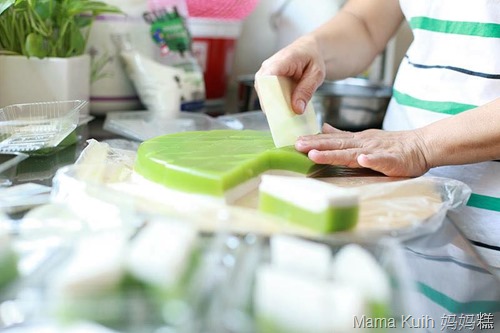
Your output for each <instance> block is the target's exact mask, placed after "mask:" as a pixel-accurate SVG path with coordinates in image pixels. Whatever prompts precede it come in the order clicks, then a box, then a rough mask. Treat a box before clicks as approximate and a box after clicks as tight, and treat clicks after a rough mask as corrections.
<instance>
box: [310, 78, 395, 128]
mask: <svg viewBox="0 0 500 333" xmlns="http://www.w3.org/2000/svg"><path fill="white" fill-rule="evenodd" d="M391 96H392V88H391V87H389V86H386V85H381V84H377V83H373V82H370V81H368V80H367V79H362V78H349V79H345V80H342V81H325V82H324V83H323V84H322V85H321V86H320V87H319V88H318V90H317V91H316V93H315V94H314V96H313V104H314V108H315V110H316V112H318V113H320V114H321V116H322V119H323V122H326V123H328V124H330V125H332V126H334V127H336V128H339V129H342V130H349V131H360V130H364V129H368V128H381V127H382V122H383V120H384V116H385V112H386V110H387V106H388V105H389V101H390V99H391Z"/></svg>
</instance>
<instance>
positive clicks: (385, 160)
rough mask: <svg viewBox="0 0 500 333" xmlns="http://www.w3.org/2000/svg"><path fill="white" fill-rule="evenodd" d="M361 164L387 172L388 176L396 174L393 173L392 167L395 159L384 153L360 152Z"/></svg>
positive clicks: (359, 161) (358, 160)
mask: <svg viewBox="0 0 500 333" xmlns="http://www.w3.org/2000/svg"><path fill="white" fill-rule="evenodd" d="M357 162H358V164H359V166H361V167H363V168H368V169H372V170H375V171H378V172H381V173H383V174H385V175H386V176H395V175H393V174H391V172H390V169H391V166H392V164H393V163H394V161H391V158H389V157H388V156H383V155H372V154H360V155H359V156H358V157H357Z"/></svg>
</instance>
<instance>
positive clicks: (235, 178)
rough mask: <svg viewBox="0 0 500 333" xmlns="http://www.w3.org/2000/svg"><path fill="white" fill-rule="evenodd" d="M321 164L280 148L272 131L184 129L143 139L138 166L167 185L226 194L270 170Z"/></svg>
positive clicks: (314, 168)
mask: <svg viewBox="0 0 500 333" xmlns="http://www.w3.org/2000/svg"><path fill="white" fill-rule="evenodd" d="M320 168H321V167H320V166H318V165H316V164H314V163H313V162H312V161H311V160H309V159H308V158H307V156H306V155H304V154H302V153H300V152H297V151H296V150H295V149H294V147H292V146H289V147H283V148H276V147H275V146H274V143H273V139H272V137H271V134H270V133H269V132H264V131H253V130H244V131H238V130H214V131H197V132H181V133H175V134H169V135H164V136H160V137H157V138H153V139H150V140H147V141H145V142H143V143H142V144H141V145H140V147H139V149H138V151H137V160H136V163H135V171H136V172H137V173H138V174H140V175H141V176H143V177H144V178H146V179H148V180H151V181H153V182H156V183H158V184H162V185H164V186H166V187H168V188H171V189H175V190H180V191H184V192H189V193H198V194H206V195H211V196H218V197H223V196H224V195H225V194H226V192H227V191H228V190H231V189H233V188H235V187H237V186H238V185H241V184H243V183H245V182H246V181H248V180H251V179H254V178H256V177H258V176H259V175H260V174H262V173H263V172H265V171H268V170H286V171H293V172H297V173H301V174H304V175H310V174H312V173H314V172H315V171H317V170H318V169H320Z"/></svg>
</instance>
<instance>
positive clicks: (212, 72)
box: [187, 17, 242, 100]
mask: <svg viewBox="0 0 500 333" xmlns="http://www.w3.org/2000/svg"><path fill="white" fill-rule="evenodd" d="M187 24H188V29H189V31H190V33H191V36H192V38H193V46H192V48H193V53H194V55H195V57H196V58H197V59H198V62H199V64H200V66H201V68H202V70H203V74H204V79H205V89H206V98H207V100H217V99H222V98H224V95H225V94H226V87H227V82H228V78H229V76H230V74H231V69H232V66H233V60H234V53H235V47H236V41H237V39H238V37H239V35H240V32H241V26H242V22H241V21H240V20H225V19H212V18H198V17H193V18H189V20H188V22H187Z"/></svg>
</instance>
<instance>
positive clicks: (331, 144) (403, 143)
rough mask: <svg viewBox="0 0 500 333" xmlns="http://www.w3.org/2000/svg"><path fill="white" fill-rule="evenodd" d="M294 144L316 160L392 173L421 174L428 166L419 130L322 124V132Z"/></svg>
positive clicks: (400, 175)
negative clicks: (350, 129)
mask: <svg viewBox="0 0 500 333" xmlns="http://www.w3.org/2000/svg"><path fill="white" fill-rule="evenodd" d="M295 148H296V149H297V150H298V151H300V152H303V153H306V154H307V155H308V157H309V158H310V159H311V160H312V161H313V162H315V163H318V164H332V165H342V166H347V167H351V168H360V167H364V168H370V169H372V170H375V171H378V172H381V173H383V174H385V175H387V176H392V177H416V176H421V175H423V174H424V173H425V172H427V170H429V168H430V165H428V163H427V160H426V156H427V155H426V154H427V147H426V145H425V143H424V141H423V139H422V137H421V135H420V133H419V132H418V130H413V131H397V132H389V131H383V130H377V129H369V130H365V131H362V132H346V131H341V130H338V129H336V128H334V127H332V126H330V125H328V124H324V125H323V134H317V135H309V136H304V137H300V138H298V139H297V142H296V143H295Z"/></svg>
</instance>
